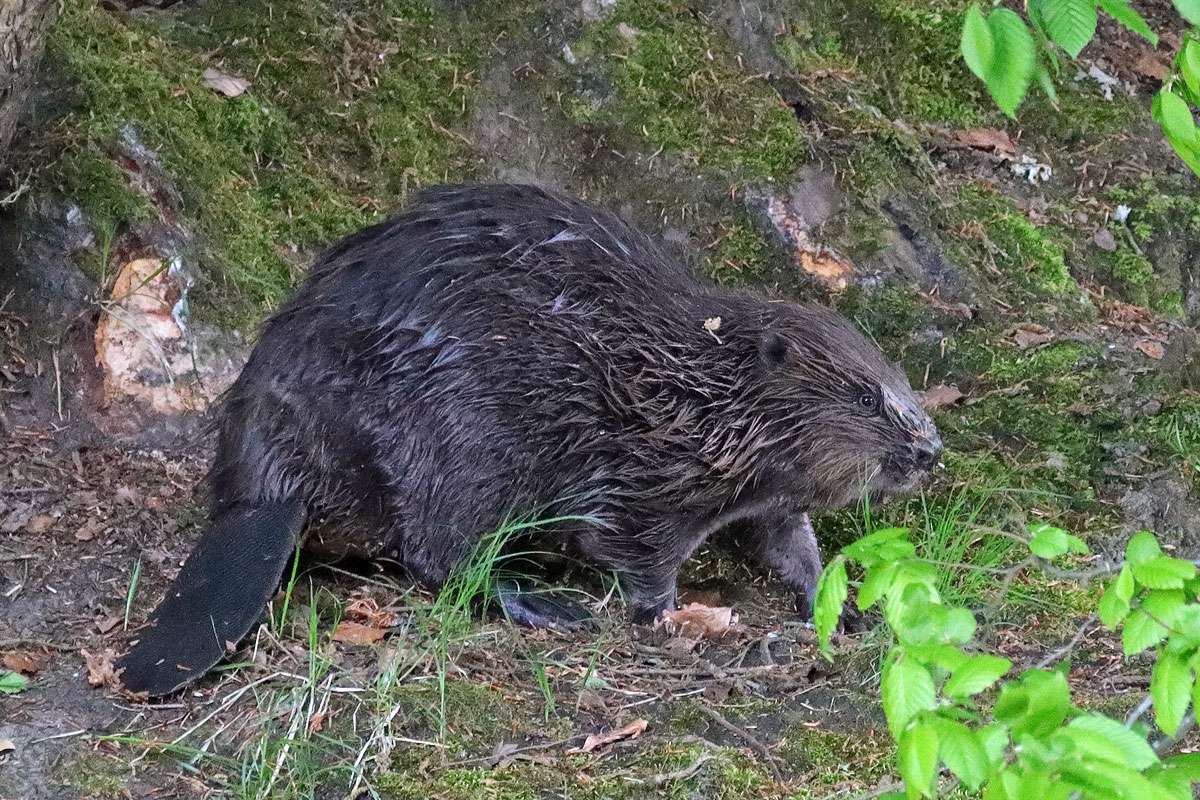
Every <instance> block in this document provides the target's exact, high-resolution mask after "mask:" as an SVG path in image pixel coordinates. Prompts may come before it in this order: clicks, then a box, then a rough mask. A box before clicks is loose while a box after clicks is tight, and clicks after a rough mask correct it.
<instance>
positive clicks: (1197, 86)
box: [1176, 39, 1200, 103]
mask: <svg viewBox="0 0 1200 800" xmlns="http://www.w3.org/2000/svg"><path fill="white" fill-rule="evenodd" d="M1176 63H1177V64H1178V65H1179V74H1180V75H1181V76H1183V82H1184V85H1185V86H1187V90H1188V94H1189V96H1190V99H1191V101H1192V102H1193V103H1195V102H1197V101H1200V42H1197V41H1196V40H1195V39H1188V40H1186V41H1185V42H1184V43H1183V47H1182V48H1181V49H1180V50H1179V57H1178V58H1177V59H1176Z"/></svg>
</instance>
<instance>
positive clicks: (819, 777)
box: [778, 724, 894, 800]
mask: <svg viewBox="0 0 1200 800" xmlns="http://www.w3.org/2000/svg"><path fill="white" fill-rule="evenodd" d="M778 752H779V755H780V756H781V757H782V758H783V760H784V762H785V763H786V764H787V768H788V770H789V771H790V772H794V773H795V774H797V775H798V776H800V778H799V780H797V781H794V782H793V783H794V784H799V785H801V786H802V787H803V788H802V789H801V790H800V792H799V793H797V794H795V795H792V797H793V798H795V800H802V799H803V800H808V799H809V798H819V797H826V796H828V794H829V792H830V788H829V787H831V786H835V785H837V786H842V787H845V785H846V784H847V783H849V784H850V785H851V787H853V786H857V787H867V786H870V785H871V784H873V783H875V782H876V781H878V780H879V779H881V778H883V777H884V776H886V775H888V774H889V773H890V772H891V771H892V769H893V764H892V758H893V753H894V747H893V745H892V744H891V742H890V741H889V739H888V737H887V735H886V733H880V732H878V731H874V730H867V731H863V732H859V733H855V734H854V735H847V734H843V733H836V732H833V731H827V730H822V729H820V728H810V727H807V726H805V725H800V724H796V725H791V726H789V727H788V728H787V729H786V730H785V731H784V734H783V739H782V741H781V742H780V746H779V750H778Z"/></svg>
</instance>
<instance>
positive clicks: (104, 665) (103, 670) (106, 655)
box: [79, 648, 117, 687]
mask: <svg viewBox="0 0 1200 800" xmlns="http://www.w3.org/2000/svg"><path fill="white" fill-rule="evenodd" d="M79 654H80V655H82V656H83V660H84V662H85V663H86V664H87V682H88V685H90V686H109V687H115V686H116V685H117V673H116V671H115V669H114V668H113V659H114V658H116V655H117V654H116V653H114V652H113V651H112V650H111V649H108V648H105V649H104V650H101V651H100V652H98V653H89V652H88V651H87V650H80V651H79Z"/></svg>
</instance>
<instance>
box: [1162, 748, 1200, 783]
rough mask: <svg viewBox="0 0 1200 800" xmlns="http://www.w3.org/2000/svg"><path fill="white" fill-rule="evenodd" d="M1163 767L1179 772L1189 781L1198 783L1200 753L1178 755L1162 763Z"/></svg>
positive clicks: (1199, 777)
mask: <svg viewBox="0 0 1200 800" xmlns="http://www.w3.org/2000/svg"><path fill="white" fill-rule="evenodd" d="M1163 766H1165V767H1170V768H1171V769H1177V770H1181V771H1182V772H1183V774H1185V775H1187V776H1188V779H1189V780H1193V781H1198V782H1200V753H1180V754H1178V755H1174V756H1170V757H1168V758H1167V759H1166V760H1165V761H1163Z"/></svg>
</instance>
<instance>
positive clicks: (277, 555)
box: [117, 500, 305, 697]
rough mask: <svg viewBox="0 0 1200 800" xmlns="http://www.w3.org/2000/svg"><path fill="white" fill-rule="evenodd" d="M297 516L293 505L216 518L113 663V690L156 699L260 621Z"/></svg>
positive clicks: (299, 507)
mask: <svg viewBox="0 0 1200 800" xmlns="http://www.w3.org/2000/svg"><path fill="white" fill-rule="evenodd" d="M304 516H305V515H304V506H303V504H302V503H300V502H299V501H297V500H285V501H282V502H275V503H263V504H260V505H257V506H254V507H252V508H248V509H238V510H234V511H227V512H225V513H223V514H220V515H219V516H218V517H217V518H216V519H215V520H214V521H213V524H212V526H211V527H210V528H209V529H208V531H207V532H206V533H205V534H204V536H203V538H201V540H200V543H199V545H198V546H197V547H196V549H195V550H193V551H192V553H191V555H189V556H188V559H187V561H186V562H184V565H183V568H182V569H181V570H180V571H179V574H178V575H177V576H176V577H175V580H174V581H173V582H172V583H171V586H170V588H169V589H167V593H166V596H165V597H164V599H163V602H162V604H161V605H160V606H159V607H158V609H157V610H156V611H155V612H154V616H153V618H152V620H151V623H152V627H151V628H149V629H147V630H146V631H145V632H144V633H142V634H141V635H140V637H139V640H138V642H137V644H136V645H135V646H134V647H133V649H132V650H130V651H129V652H128V653H127V654H126V655H125V656H124V657H122V658H121V660H120V661H118V663H117V669H118V670H119V672H118V675H119V677H120V681H121V684H122V685H123V686H124V687H125V688H126V689H127V690H128V691H130V692H133V693H140V692H145V693H147V694H148V695H149V696H151V697H158V696H161V695H164V694H169V693H171V692H173V691H175V690H176V689H178V688H180V687H182V686H184V685H185V684H188V683H190V682H192V681H193V680H195V679H196V678H199V677H200V676H201V675H203V674H204V673H205V672H207V671H208V670H209V669H211V668H212V667H213V666H214V665H216V664H217V662H219V661H220V660H221V659H222V658H223V657H224V656H225V653H226V651H227V649H228V648H230V647H232V645H233V644H236V643H237V642H238V641H240V640H241V638H242V637H243V636H245V635H246V634H247V633H249V632H250V629H251V628H253V627H254V625H255V623H256V622H257V621H258V620H259V619H260V618H261V617H262V613H263V609H264V608H265V607H266V605H267V601H268V600H270V599H271V596H272V595H273V594H274V593H275V591H276V589H277V588H278V587H279V580H280V577H281V576H282V575H283V570H284V567H285V566H286V564H287V560H288V556H289V555H291V553H292V551H293V549H294V548H295V546H296V542H297V541H298V540H299V536H300V529H301V527H302V526H303V524H304Z"/></svg>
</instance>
